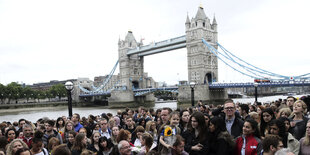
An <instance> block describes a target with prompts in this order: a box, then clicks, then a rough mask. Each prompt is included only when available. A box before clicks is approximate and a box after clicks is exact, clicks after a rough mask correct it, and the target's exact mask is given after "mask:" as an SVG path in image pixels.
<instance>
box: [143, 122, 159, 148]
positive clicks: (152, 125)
mask: <svg viewBox="0 0 310 155" xmlns="http://www.w3.org/2000/svg"><path fill="white" fill-rule="evenodd" d="M145 132H147V133H149V134H151V135H152V137H153V144H155V146H157V141H158V134H157V133H158V132H157V129H156V122H155V121H148V122H147V123H146V128H145Z"/></svg>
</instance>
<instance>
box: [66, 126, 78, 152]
mask: <svg viewBox="0 0 310 155" xmlns="http://www.w3.org/2000/svg"><path fill="white" fill-rule="evenodd" d="M75 136H76V132H75V131H73V130H71V131H69V132H68V140H67V146H68V148H69V149H70V150H71V148H72V146H73V143H74V139H75Z"/></svg>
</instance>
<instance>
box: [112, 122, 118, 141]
mask: <svg viewBox="0 0 310 155" xmlns="http://www.w3.org/2000/svg"><path fill="white" fill-rule="evenodd" d="M118 134H119V126H114V127H113V128H112V136H111V141H112V143H113V144H114V145H117V142H116V137H117V135H118Z"/></svg>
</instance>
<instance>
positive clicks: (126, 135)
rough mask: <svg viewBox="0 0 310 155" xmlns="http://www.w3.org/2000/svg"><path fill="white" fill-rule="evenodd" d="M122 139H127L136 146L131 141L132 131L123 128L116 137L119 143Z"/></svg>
mask: <svg viewBox="0 0 310 155" xmlns="http://www.w3.org/2000/svg"><path fill="white" fill-rule="evenodd" d="M122 140H127V141H128V143H129V144H130V145H131V146H132V147H134V145H133V144H132V143H131V133H130V132H129V131H128V130H124V129H121V130H120V131H119V133H118V136H117V137H116V142H117V143H119V142H120V141H122Z"/></svg>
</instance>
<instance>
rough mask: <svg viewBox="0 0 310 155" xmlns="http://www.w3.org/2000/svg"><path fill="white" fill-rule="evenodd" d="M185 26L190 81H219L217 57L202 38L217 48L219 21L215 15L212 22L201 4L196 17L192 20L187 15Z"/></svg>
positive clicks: (205, 82)
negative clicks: (217, 21)
mask: <svg viewBox="0 0 310 155" xmlns="http://www.w3.org/2000/svg"><path fill="white" fill-rule="evenodd" d="M185 26H186V48H187V61H188V62H187V63H188V81H189V82H195V83H196V84H208V83H212V82H217V81H218V61H217V57H216V56H215V55H214V54H212V53H211V52H210V50H209V49H208V47H206V46H205V45H204V44H203V42H202V41H201V38H204V39H205V40H206V41H208V42H209V43H210V44H211V45H213V46H214V47H215V48H216V49H217V46H215V45H216V42H217V23H216V19H215V17H214V18H213V22H212V23H211V22H210V19H209V18H208V17H207V16H206V14H205V12H204V10H203V7H202V6H200V7H199V8H198V11H197V14H196V17H195V18H192V19H191V20H190V19H189V17H188V15H187V19H186V22H185Z"/></svg>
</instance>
